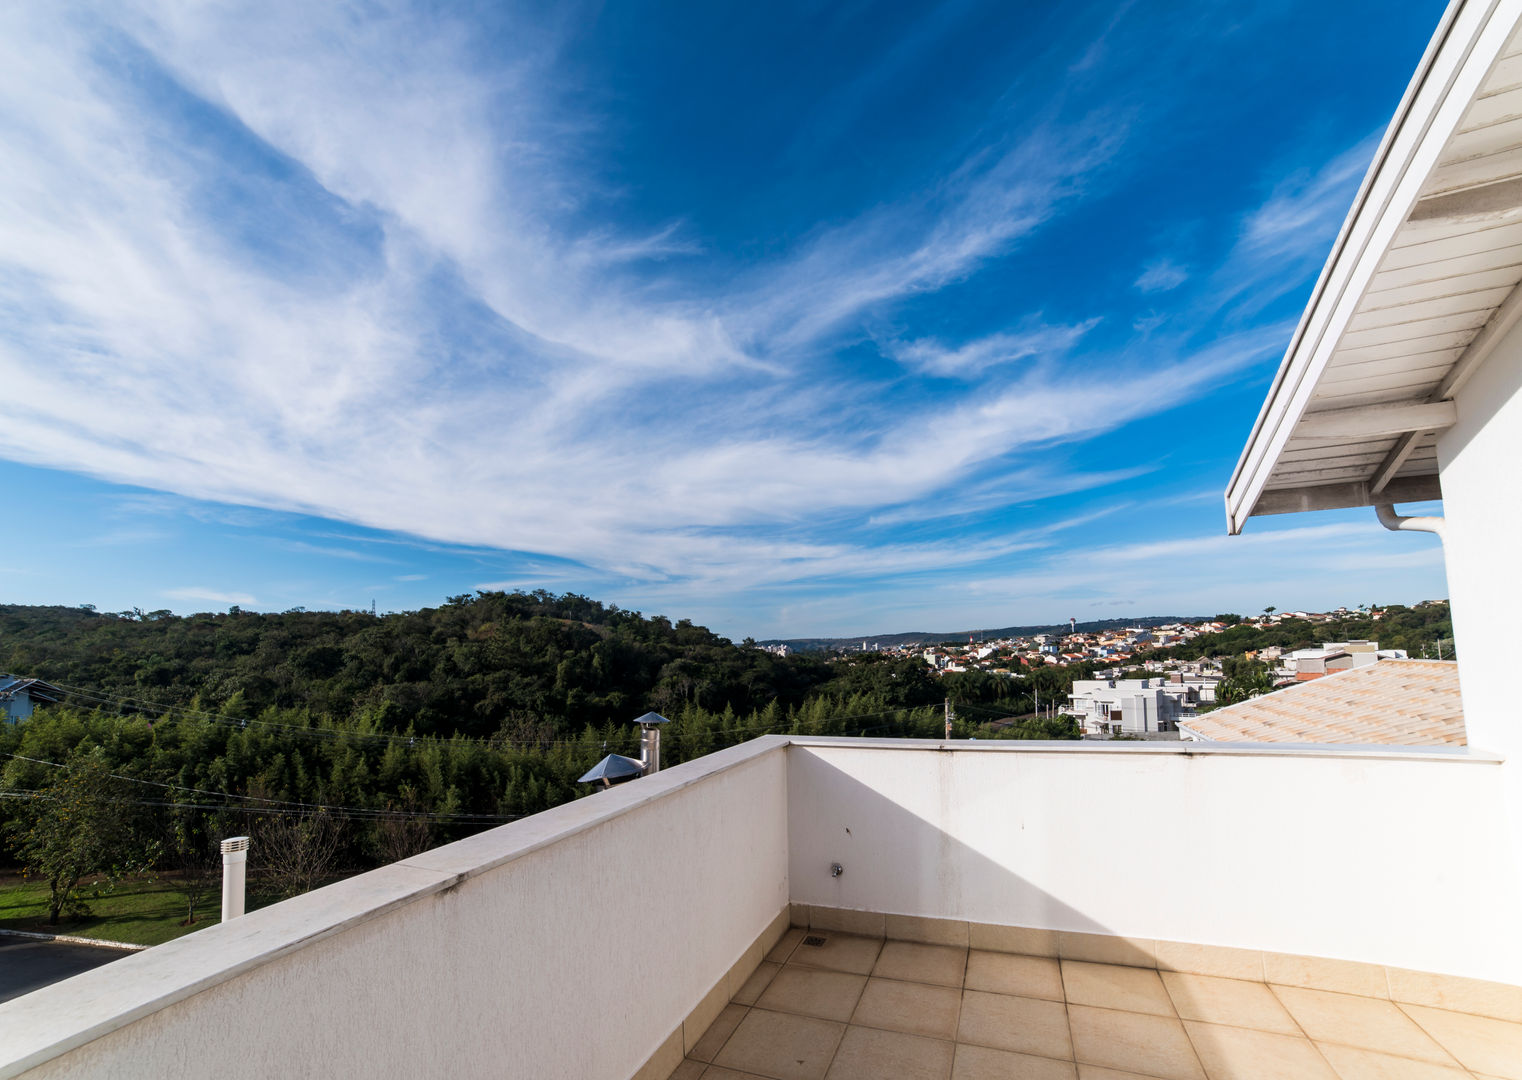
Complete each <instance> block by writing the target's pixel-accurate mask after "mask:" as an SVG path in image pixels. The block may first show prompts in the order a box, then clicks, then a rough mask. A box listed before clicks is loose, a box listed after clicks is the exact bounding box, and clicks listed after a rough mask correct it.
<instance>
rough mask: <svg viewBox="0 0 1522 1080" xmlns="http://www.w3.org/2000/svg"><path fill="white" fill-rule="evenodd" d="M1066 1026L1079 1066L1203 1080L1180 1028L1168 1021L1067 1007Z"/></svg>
mask: <svg viewBox="0 0 1522 1080" xmlns="http://www.w3.org/2000/svg"><path fill="white" fill-rule="evenodd" d="M1068 1022H1069V1023H1070V1024H1071V1025H1072V1028H1073V1051H1074V1054H1075V1056H1076V1057H1077V1059H1078V1060H1079V1061H1081V1062H1085V1063H1087V1064H1090V1065H1102V1066H1104V1067H1105V1068H1107V1069H1120V1070H1122V1071H1128V1070H1129V1071H1134V1072H1139V1073H1143V1074H1145V1075H1147V1076H1157V1077H1164V1078H1166V1080H1205V1073H1204V1070H1202V1069H1201V1068H1200V1062H1199V1059H1198V1058H1196V1057H1195V1056H1194V1048H1193V1047H1192V1046H1191V1045H1190V1044H1189V1036H1188V1035H1186V1034H1184V1025H1183V1024H1181V1023H1179V1022H1178V1021H1177V1020H1175V1019H1174V1018H1173V1017H1170V1016H1153V1015H1150V1014H1148V1013H1133V1012H1117V1011H1116V1010H1114V1009H1096V1008H1093V1007H1091V1006H1088V1005H1069V1006H1068Z"/></svg>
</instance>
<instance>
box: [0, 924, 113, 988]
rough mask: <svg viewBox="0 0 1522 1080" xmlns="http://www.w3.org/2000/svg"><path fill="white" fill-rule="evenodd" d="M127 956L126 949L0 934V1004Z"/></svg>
mask: <svg viewBox="0 0 1522 1080" xmlns="http://www.w3.org/2000/svg"><path fill="white" fill-rule="evenodd" d="M130 955H132V954H131V953H129V952H127V951H126V950H125V949H103V948H101V947H100V946H98V945H73V944H66V943H64V942H59V941H36V940H33V939H31V938H23V937H12V936H11V935H9V934H0V1001H9V1000H10V999H11V998H15V997H20V996H21V995H22V994H29V993H31V992H32V991H33V990H38V989H41V988H42V987H44V986H47V985H49V984H50V983H55V982H58V981H59V980H61V979H67V978H68V977H69V976H70V975H78V974H79V973H80V972H81V971H89V970H90V969H91V968H97V967H100V966H101V965H102V964H109V963H110V962H111V961H113V960H120V959H121V958H122V957H124V956H130Z"/></svg>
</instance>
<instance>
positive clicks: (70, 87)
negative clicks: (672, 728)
mask: <svg viewBox="0 0 1522 1080" xmlns="http://www.w3.org/2000/svg"><path fill="white" fill-rule="evenodd" d="M1240 7H1241V8H1243V9H1244V10H1237V6H1222V5H1219V4H1207V3H1201V4H1193V5H1191V4H1184V3H1169V4H1122V5H1115V4H1097V5H1096V4H1091V5H1084V4H1078V3H1066V4H1050V5H1026V4H1012V3H968V2H963V3H947V4H942V5H938V6H929V5H908V4H896V5H873V4H867V3H848V2H835V3H828V4H824V3H821V4H796V5H789V4H777V5H749V6H746V5H728V4H687V5H675V4H663V5H652V4H636V3H625V4H616V5H605V6H596V5H578V4H574V3H564V4H544V5H537V6H530V5H523V6H510V5H495V4H490V5H489V4H482V5H474V6H470V5H438V4H428V5H413V4H406V3H381V2H375V3H353V4H331V5H329V4H316V5H314V4H302V3H282V2H280V0H269V2H265V3H260V4H257V5H256V4H246V5H245V4H237V3H221V4H204V5H203V4H198V5H185V4H177V3H168V4H163V5H158V4H154V3H141V4H139V3H132V4H118V3H113V4H110V5H104V6H102V7H99V8H93V7H90V6H87V5H76V4H60V5H13V6H12V7H11V8H9V9H8V10H6V11H4V12H0V145H4V146H5V147H6V162H5V167H4V168H3V169H0V313H3V317H0V385H4V386H5V387H6V388H7V390H8V393H7V394H6V398H7V401H8V403H9V405H10V407H9V408H8V409H7V410H6V419H5V422H4V423H3V424H0V459H3V460H0V482H3V483H4V487H5V490H6V491H7V493H8V494H9V495H10V500H9V505H10V506H11V507H12V516H11V522H10V524H11V527H10V528H9V529H7V530H6V533H7V535H6V538H5V540H4V541H3V542H0V601H3V602H20V603H69V604H74V603H94V604H96V605H97V606H99V607H101V608H104V609H110V610H121V609H125V608H130V607H141V608H144V609H147V610H152V609H156V608H165V607H167V608H171V609H174V610H177V611H197V610H221V609H224V608H226V607H227V606H228V605H229V604H238V605H240V606H243V607H248V608H258V609H271V610H283V609H285V608H290V607H295V606H305V607H311V608H316V607H365V606H368V605H369V604H370V602H371V601H372V600H374V601H375V602H376V603H377V605H378V606H379V607H380V608H381V609H382V610H402V609H408V608H417V607H422V606H426V605H430V604H433V603H436V602H437V601H439V600H440V599H442V598H443V597H445V596H447V595H450V594H453V593H459V592H466V591H470V590H472V589H475V588H492V587H496V588H516V587H525V588H548V589H552V590H556V591H562V590H575V591H579V592H585V593H587V594H589V595H592V596H595V597H597V598H599V599H603V600H606V601H611V602H617V603H619V604H621V605H623V606H626V607H632V608H638V609H641V610H644V611H647V612H656V611H659V612H664V613H667V614H670V615H672V616H673V617H690V618H693V619H695V620H697V621H700V622H705V623H707V624H709V625H711V626H713V627H714V628H715V629H717V630H719V631H720V632H723V633H726V634H729V635H731V636H734V637H736V638H739V637H744V636H747V635H750V636H755V637H768V636H793V635H805V634H808V635H813V634H854V633H869V632H871V633H875V632H888V631H895V630H909V629H928V630H945V631H949V630H954V629H958V628H970V627H980V626H999V625H1009V624H1013V623H1030V622H1045V621H1055V620H1060V619H1066V618H1067V617H1068V616H1070V615H1071V616H1075V617H1077V618H1079V619H1085V618H1101V617H1125V616H1127V615H1132V614H1135V615H1140V614H1165V613H1179V614H1190V613H1213V612H1216V611H1225V610H1234V611H1252V610H1257V609H1259V608H1261V607H1263V606H1265V605H1268V604H1274V605H1276V606H1279V607H1281V608H1285V607H1300V606H1303V607H1321V606H1331V605H1335V604H1339V603H1346V604H1356V603H1366V602H1370V601H1379V602H1392V601H1405V602H1409V601H1414V600H1418V599H1423V598H1427V597H1431V596H1441V595H1446V586H1445V584H1444V578H1443V570H1442V561H1441V556H1440V553H1439V551H1438V550H1437V548H1436V547H1435V541H1434V540H1431V539H1429V538H1425V537H1415V536H1408V535H1390V534H1386V533H1385V532H1384V531H1383V530H1381V529H1380V528H1379V527H1378V525H1377V524H1376V523H1375V522H1374V520H1373V514H1372V512H1371V511H1360V512H1352V511H1350V512H1338V513H1327V514H1320V515H1301V516H1294V517H1286V518H1278V519H1274V518H1268V519H1257V520H1256V521H1254V523H1253V524H1252V525H1251V526H1250V527H1249V529H1248V532H1247V534H1246V535H1245V536H1242V537H1236V538H1228V537H1226V536H1225V535H1224V524H1223V515H1222V510H1221V493H1222V491H1223V489H1224V487H1225V484H1226V480H1227V478H1228V477H1229V475H1230V472H1231V468H1232V466H1233V464H1234V462H1235V459H1236V455H1237V453H1238V452H1239V450H1240V449H1241V446H1242V444H1243V442H1244V441H1245V439H1246V436H1247V433H1248V431H1249V429H1250V427H1251V424H1252V420H1253V417H1254V415H1255V414H1256V411H1257V408H1258V406H1259V404H1260V403H1261V400H1262V397H1263V394H1264V391H1265V389H1266V387H1267V384H1268V381H1269V379H1270V377H1271V376H1272V373H1273V371H1274V369H1275V367H1276V365H1277V363H1278V361H1279V359H1280V357H1281V355H1282V353H1283V350H1284V348H1285V347H1286V345H1287V343H1288V340H1289V335H1290V332H1291V330H1292V329H1293V325H1294V322H1295V319H1296V318H1297V316H1298V314H1299V312H1300V309H1301V307H1302V305H1303V304H1304V302H1305V299H1306V297H1307V295H1308V293H1309V290H1310V287H1311V285H1312V284H1313V282H1314V280H1315V277H1316V274H1317V273H1318V271H1319V270H1320V267H1321V263H1322V261H1323V260H1324V259H1325V256H1326V253H1327V251H1328V249H1329V248H1330V245H1331V242H1332V240H1333V238H1334V236H1335V234H1336V231H1337V228H1338V226H1339V225H1340V224H1341V221H1342V217H1343V215H1344V213H1345V212H1346V210H1347V207H1348V205H1349V203H1350V201H1351V199H1352V196H1353V193H1354V191H1355V190H1356V188H1357V185H1358V182H1359V180H1360V178H1361V176H1362V173H1363V170H1364V168H1365V167H1366V166H1367V163H1368V160H1369V158H1370V156H1371V154H1372V152H1373V149H1374V145H1375V143H1376V141H1377V139H1378V136H1379V134H1380V132H1381V131H1382V130H1383V127H1384V125H1385V123H1386V122H1387V121H1388V119H1389V117H1390V115H1391V114H1392V112H1393V110H1394V108H1395V106H1396V103H1397V102H1398V100H1399V98H1400V95H1401V92H1402V90H1403V89H1404V87H1405V84H1406V81H1407V79H1408V78H1409V77H1410V74H1411V72H1412V71H1413V70H1414V68H1415V66H1416V63H1417V61H1418V59H1419V57H1420V55H1421V52H1422V49H1423V47H1424V46H1425V44H1426V40H1427V38H1428V36H1429V35H1430V33H1431V31H1432V29H1433V27H1434V26H1435V25H1436V23H1437V21H1438V18H1439V16H1440V14H1441V8H1442V5H1441V4H1439V3H1436V2H1411V3H1404V4H1396V5H1389V4H1375V3H1355V2H1344V3H1339V4H1333V5H1327V4H1314V5H1313V4H1310V3H1283V4H1272V3H1264V4H1253V5H1241V6H1240Z"/></svg>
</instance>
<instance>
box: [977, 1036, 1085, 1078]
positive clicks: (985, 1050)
mask: <svg viewBox="0 0 1522 1080" xmlns="http://www.w3.org/2000/svg"><path fill="white" fill-rule="evenodd" d="M1077 1078H1078V1070H1077V1068H1076V1067H1075V1066H1074V1065H1073V1063H1072V1062H1071V1061H1058V1060H1057V1059H1056V1058H1044V1057H1036V1056H1034V1055H1032V1054H1016V1053H1013V1052H1012V1051H1009V1050H995V1049H994V1048H993V1047H991V1046H972V1045H971V1044H969V1043H958V1044H957V1059H956V1064H955V1065H954V1066H953V1067H952V1070H951V1080H1077Z"/></svg>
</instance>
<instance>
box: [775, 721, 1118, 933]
mask: <svg viewBox="0 0 1522 1080" xmlns="http://www.w3.org/2000/svg"><path fill="white" fill-rule="evenodd" d="M790 753H791V755H792V756H791V759H790V762H789V768H790V772H791V777H790V783H789V799H790V803H791V805H790V808H789V815H788V833H789V835H788V847H789V879H790V882H789V884H790V890H791V894H792V900H793V902H794V903H799V904H814V905H819V906H824V907H838V908H851V909H855V910H860V911H873V912H884V913H888V914H902V915H921V916H928V917H932V918H946V919H955V920H966V921H968V922H977V923H991V924H997V925H1002V926H1019V927H1036V928H1042V929H1050V930H1065V931H1071V932H1079V933H1090V934H1109V935H1113V934H1115V932H1116V931H1115V930H1114V929H1112V928H1111V927H1109V926H1107V925H1105V924H1104V923H1102V922H1100V921H1098V920H1097V919H1095V918H1094V917H1093V916H1091V915H1090V914H1088V913H1086V912H1083V911H1080V910H1079V909H1077V908H1075V907H1073V906H1072V905H1071V904H1068V903H1066V902H1064V901H1063V900H1061V899H1059V898H1058V897H1056V896H1054V895H1053V894H1052V893H1051V892H1049V891H1047V890H1046V889H1045V888H1043V887H1041V886H1039V885H1037V884H1036V883H1034V882H1033V881H1031V880H1030V879H1028V878H1026V877H1023V876H1021V875H1020V874H1018V873H1015V872H1014V871H1013V870H1011V869H1009V864H1011V863H1016V864H1022V865H1043V866H1044V865H1050V864H1051V862H1052V860H1054V859H1059V860H1060V859H1062V858H1064V857H1065V854H1066V853H1065V852H1064V851H1063V848H1064V846H1065V843H1066V841H1065V837H1066V835H1067V833H1068V830H1069V825H1068V823H1067V822H1066V821H1064V820H1063V811H1062V807H1061V804H1060V802H1058V801H1054V800H1047V801H1046V805H1036V806H1034V807H1032V806H1031V805H1030V803H1031V800H1024V803H1025V806H1024V808H1023V810H1022V814H1023V816H1021V817H1019V818H1008V817H1002V816H1001V811H1003V812H1004V813H1005V814H1007V812H1008V807H1009V802H1008V800H1007V799H1002V798H1000V797H999V792H998V790H997V788H996V787H995V788H990V789H985V790H981V791H980V790H977V789H976V788H969V787H968V786H967V785H966V784H965V781H966V779H967V778H966V777H965V776H958V777H953V776H952V775H951V769H952V758H953V757H954V756H955V755H953V754H951V753H942V754H936V755H933V756H927V755H923V754H882V753H879V754H878V755H877V760H876V762H874V765H878V766H880V770H879V771H880V772H881V773H882V774H883V775H882V776H881V779H880V780H879V779H877V778H876V777H875V778H874V784H866V783H863V782H862V781H861V780H859V779H857V778H856V777H855V776H853V775H851V774H850V773H849V772H846V771H844V770H843V769H841V768H839V767H837V766H836V765H834V764H831V763H830V762H829V761H827V760H826V759H825V758H824V757H823V756H822V755H820V754H817V753H814V752H812V751H810V750H808V749H807V748H804V747H798V746H795V747H793V748H792V750H791V751H790ZM962 756H963V757H964V759H965V758H966V757H967V756H968V755H962ZM985 761H986V762H987V763H988V764H989V765H992V766H995V767H996V768H998V769H1000V770H1002V775H1001V776H999V777H998V780H1000V781H1002V782H1003V783H1004V784H1007V783H1008V782H1009V779H1010V775H1011V773H1010V769H1011V765H1012V763H1011V762H1010V760H1009V759H1008V758H1007V757H1005V756H1004V755H987V756H986V758H985ZM927 763H930V764H931V767H932V768H935V769H938V770H941V772H942V775H940V776H937V777H935V778H934V780H933V781H931V782H927V779H928V778H927V777H926V775H925V767H926V764H927ZM965 768H966V763H965V762H964V771H965ZM994 780H995V778H994V777H992V776H990V777H988V778H987V782H989V783H993V782H994ZM959 782H961V783H959ZM880 788H882V789H886V790H891V791H894V792H898V793H899V794H900V796H901V800H902V801H900V800H899V799H894V798H889V797H888V796H886V795H884V794H883V792H882V790H879V789H880ZM1038 802H1039V800H1038ZM953 822H954V823H957V826H958V827H957V831H958V832H959V833H961V834H962V836H964V837H966V838H967V839H961V838H959V837H958V836H955V835H952V833H951V832H948V831H947V828H946V827H945V826H944V824H943V823H953ZM969 841H971V842H969ZM975 843H976V844H982V845H983V846H985V847H986V848H988V849H990V850H998V849H1002V850H1001V851H999V855H998V857H991V856H990V855H989V854H987V853H986V852H985V851H984V850H979V847H976V846H973V845H974V844H975ZM1026 859H1029V860H1031V861H1030V862H1029V863H1027V862H1026V861H1025V860H1026ZM834 863H839V864H841V865H842V867H843V868H844V872H843V873H842V874H841V875H840V876H839V877H835V876H832V874H831V865H832V864H834ZM1093 870H1094V871H1096V872H1104V873H1107V874H1113V868H1097V867H1096V868H1093ZM1120 880H1121V881H1123V880H1124V879H1123V878H1121V879H1120Z"/></svg>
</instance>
